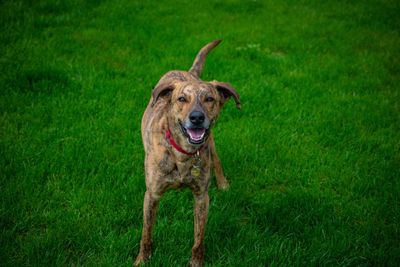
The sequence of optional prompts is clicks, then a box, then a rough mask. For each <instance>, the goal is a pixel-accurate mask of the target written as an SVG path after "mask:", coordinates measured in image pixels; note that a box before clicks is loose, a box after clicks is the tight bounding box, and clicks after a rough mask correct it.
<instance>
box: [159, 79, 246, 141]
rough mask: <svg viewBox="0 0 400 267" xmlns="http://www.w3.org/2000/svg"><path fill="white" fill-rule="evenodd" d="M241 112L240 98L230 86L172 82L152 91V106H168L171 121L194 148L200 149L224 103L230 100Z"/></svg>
mask: <svg viewBox="0 0 400 267" xmlns="http://www.w3.org/2000/svg"><path fill="white" fill-rule="evenodd" d="M230 97H233V99H234V100H235V102H236V106H237V108H240V101H239V95H238V93H237V92H236V90H235V89H234V88H233V87H232V86H231V85H230V84H228V83H222V82H217V81H213V82H204V81H200V80H189V81H180V80H173V81H169V82H167V83H166V84H165V83H161V84H159V85H158V86H157V87H156V88H155V89H154V91H153V105H154V104H155V103H156V102H157V101H160V100H161V99H162V100H161V101H164V102H165V101H166V102H167V103H168V108H169V109H170V112H168V116H169V118H168V120H169V123H170V124H171V123H173V126H174V128H179V129H180V131H181V133H182V134H183V135H184V136H185V137H186V138H187V141H188V142H189V143H190V144H192V145H201V144H203V143H204V142H205V140H206V139H207V137H208V135H209V133H210V129H211V127H212V125H213V123H214V122H215V120H216V119H217V117H218V114H219V112H220V110H221V108H222V106H223V105H224V103H225V102H226V101H227V100H228V99H229V98H230Z"/></svg>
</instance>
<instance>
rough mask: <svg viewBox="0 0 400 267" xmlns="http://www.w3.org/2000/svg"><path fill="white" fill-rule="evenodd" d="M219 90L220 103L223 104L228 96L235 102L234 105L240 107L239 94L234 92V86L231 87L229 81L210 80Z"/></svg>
mask: <svg viewBox="0 0 400 267" xmlns="http://www.w3.org/2000/svg"><path fill="white" fill-rule="evenodd" d="M210 83H211V84H212V85H213V86H214V87H215V88H216V89H217V90H218V92H219V94H220V95H221V99H222V100H221V103H222V104H224V103H225V102H226V101H227V100H228V99H229V98H230V97H233V99H234V100H235V102H236V107H237V108H238V109H240V96H239V94H238V93H237V92H236V90H235V88H233V87H232V85H230V84H229V83H223V82H217V81H212V82H210Z"/></svg>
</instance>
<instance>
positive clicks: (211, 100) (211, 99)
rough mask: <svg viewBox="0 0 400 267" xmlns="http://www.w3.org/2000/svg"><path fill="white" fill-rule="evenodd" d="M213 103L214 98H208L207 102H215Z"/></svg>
mask: <svg viewBox="0 0 400 267" xmlns="http://www.w3.org/2000/svg"><path fill="white" fill-rule="evenodd" d="M213 101H214V98H213V97H211V96H207V97H206V102H213Z"/></svg>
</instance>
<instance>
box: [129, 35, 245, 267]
mask: <svg viewBox="0 0 400 267" xmlns="http://www.w3.org/2000/svg"><path fill="white" fill-rule="evenodd" d="M220 42H221V41H220V40H217V41H214V42H211V43H209V44H207V45H206V46H204V47H203V48H202V49H201V50H200V52H199V53H198V55H197V56H196V59H195V61H194V63H193V66H192V68H191V69H190V70H189V71H188V72H186V71H170V72H168V73H166V74H165V75H164V76H163V77H161V79H160V81H159V82H158V84H157V85H156V87H155V88H154V90H153V93H152V97H151V100H150V103H149V105H148V106H147V108H146V111H145V113H144V115H143V119H142V138H143V143H144V149H145V153H146V158H145V171H146V193H145V196H144V207H143V209H144V210H143V219H144V222H143V230H142V240H141V242H140V252H139V255H138V256H137V258H136V261H135V262H134V265H135V266H137V265H139V264H141V263H144V262H145V261H146V260H147V259H149V258H150V256H151V244H152V230H153V225H154V221H155V216H156V210H157V207H158V203H159V200H160V198H161V195H162V194H163V193H164V192H165V191H166V190H168V189H170V188H178V187H181V186H187V187H189V188H190V189H191V190H192V192H193V196H194V199H195V204H194V245H193V248H192V259H191V262H190V263H191V266H202V265H203V258H204V245H203V240H204V230H205V224H206V220H207V214H208V205H209V198H208V187H209V184H210V172H211V167H214V169H215V175H216V178H217V185H218V188H222V189H226V188H228V187H229V183H228V181H227V180H226V179H225V177H224V174H223V172H222V168H221V163H220V161H219V158H218V155H217V152H216V150H215V143H214V140H213V136H212V134H211V132H210V130H211V127H212V126H213V124H214V122H215V121H216V119H217V117H218V114H219V112H220V109H221V108H222V106H223V105H224V103H225V102H226V101H227V100H228V99H229V98H230V97H233V99H234V100H235V102H236V106H237V108H240V101H239V95H238V93H237V92H236V91H235V89H234V88H233V87H232V86H231V85H230V84H228V83H222V82H217V81H212V82H205V81H202V80H200V78H199V77H200V74H201V71H202V68H203V63H204V60H205V57H206V56H207V54H208V52H209V51H210V50H211V49H213V48H214V47H215V46H217V45H218V44H219V43H220ZM167 131H169V132H170V135H171V137H172V138H173V140H174V141H175V143H176V144H178V146H179V147H180V148H181V149H183V150H184V151H185V152H186V153H182V152H179V151H178V150H177V149H176V147H174V146H172V145H171V142H170V140H168V138H166V132H167ZM195 154H196V155H195ZM194 155H195V156H194ZM194 164H197V165H200V166H199V170H200V171H199V172H198V173H197V174H193V172H191V170H192V168H194V167H193V166H194Z"/></svg>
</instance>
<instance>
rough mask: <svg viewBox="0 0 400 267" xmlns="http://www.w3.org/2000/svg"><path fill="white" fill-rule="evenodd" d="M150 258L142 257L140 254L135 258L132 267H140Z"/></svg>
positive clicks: (149, 255) (148, 256)
mask: <svg viewBox="0 0 400 267" xmlns="http://www.w3.org/2000/svg"><path fill="white" fill-rule="evenodd" d="M150 257H151V254H148V255H143V253H140V254H139V255H138V256H137V257H136V260H135V262H134V263H133V266H140V265H143V264H145V263H146V261H148V260H149V259H150Z"/></svg>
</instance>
